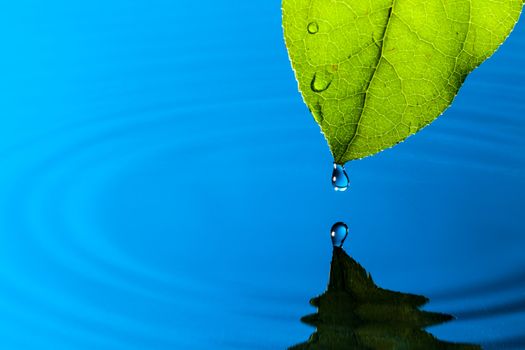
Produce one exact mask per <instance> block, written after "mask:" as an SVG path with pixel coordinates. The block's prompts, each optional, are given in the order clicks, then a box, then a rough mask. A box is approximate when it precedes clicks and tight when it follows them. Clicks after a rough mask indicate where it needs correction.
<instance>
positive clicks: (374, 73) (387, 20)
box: [336, 0, 525, 162]
mask: <svg viewBox="0 0 525 350" xmlns="http://www.w3.org/2000/svg"><path fill="white" fill-rule="evenodd" d="M524 1H525V0H524ZM395 3H396V0H392V5H391V6H390V8H389V9H388V16H387V19H386V25H385V30H384V31H383V35H382V37H381V40H380V42H381V48H380V51H379V58H378V60H377V64H376V66H375V67H374V70H373V72H372V76H371V78H370V80H369V81H368V84H367V86H366V89H365V92H364V95H365V97H364V99H363V106H362V108H361V112H360V113H359V117H358V118H357V125H356V128H355V132H354V135H352V138H351V139H350V141H348V144H347V145H346V148H345V151H344V153H343V154H342V155H341V157H343V158H344V157H345V155H346V154H347V153H348V150H349V149H350V146H351V145H352V143H353V142H354V140H355V139H356V137H357V135H358V133H359V126H361V119H362V118H363V114H364V112H365V108H366V103H367V101H368V96H369V89H370V85H372V81H373V80H374V78H375V76H376V73H377V71H378V69H379V66H380V65H381V62H382V61H383V59H384V57H383V51H384V48H385V40H386V36H387V33H388V29H389V28H390V23H391V19H392V15H393V12H394V5H395ZM338 161H339V160H338ZM336 162H337V161H336Z"/></svg>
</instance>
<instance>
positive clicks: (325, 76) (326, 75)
mask: <svg viewBox="0 0 525 350" xmlns="http://www.w3.org/2000/svg"><path fill="white" fill-rule="evenodd" d="M333 79H334V74H333V73H331V72H329V71H327V70H326V69H325V70H321V71H319V72H317V73H315V74H314V76H313V77H312V82H311V83H310V88H311V89H312V91H313V92H323V91H325V90H327V89H328V88H329V87H330V85H331V84H332V80H333Z"/></svg>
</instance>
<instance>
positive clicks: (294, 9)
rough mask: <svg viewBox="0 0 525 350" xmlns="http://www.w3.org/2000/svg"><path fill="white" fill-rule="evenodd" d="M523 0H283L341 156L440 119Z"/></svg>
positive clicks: (320, 113)
mask: <svg viewBox="0 0 525 350" xmlns="http://www.w3.org/2000/svg"><path fill="white" fill-rule="evenodd" d="M522 6H523V0H283V3H282V7H283V27H284V36H285V40H286V45H287V47H288V52H289V55H290V60H291V62H292V66H293V68H294V70H295V74H296V78H297V81H298V83H299V89H300V90H301V92H302V95H303V98H304V101H305V103H306V104H307V106H308V108H309V109H310V111H311V112H312V114H313V115H314V118H315V120H316V121H317V123H318V124H319V125H320V126H321V130H322V132H323V133H324V135H325V137H326V139H327V141H328V144H329V146H330V150H331V151H332V154H333V156H334V160H335V162H337V163H339V164H343V163H345V162H347V161H349V160H353V159H358V158H363V157H366V156H369V155H372V154H374V153H377V152H379V151H381V150H384V149H386V148H388V147H391V146H393V145H395V144H397V143H399V142H401V141H403V140H404V139H406V138H407V137H408V136H410V135H412V134H414V133H416V132H417V131H419V130H420V129H421V128H423V127H425V126H426V125H428V124H429V123H431V122H432V121H433V120H434V119H436V118H437V117H438V116H439V115H440V114H441V113H442V112H443V111H444V110H445V109H446V108H447V107H448V106H449V105H450V104H451V103H452V100H453V99H454V97H455V96H456V94H457V93H458V90H459V88H460V87H461V85H462V83H463V81H464V80H465V78H466V77H467V75H468V74H469V73H470V72H471V71H472V70H473V69H474V68H476V67H477V66H478V65H479V64H481V63H482V62H483V61H484V60H485V59H487V58H488V57H489V56H490V55H492V54H493V53H494V51H496V49H497V48H498V47H499V45H500V44H501V43H502V42H503V41H504V40H505V38H506V37H507V36H508V35H509V33H510V32H511V30H512V28H513V27H514V25H515V24H516V22H517V20H518V18H519V16H520V13H521V9H522Z"/></svg>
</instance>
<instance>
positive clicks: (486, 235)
mask: <svg viewBox="0 0 525 350" xmlns="http://www.w3.org/2000/svg"><path fill="white" fill-rule="evenodd" d="M280 16H281V14H280V2H279V1H278V0H272V1H258V2H252V1H235V0H230V1H208V0H204V1H198V2H192V1H168V0H158V1H148V2H146V1H130V0H126V1H124V0H114V1H101V0H94V1H89V2H75V1H59V0H51V1H45V2H41V1H34V0H20V1H12V2H5V3H4V4H3V5H2V9H1V10H0V42H1V43H2V49H1V50H2V51H1V55H0V67H1V68H0V76H1V78H0V92H1V93H0V113H1V117H2V118H1V121H2V127H1V128H0V155H1V156H0V169H1V171H0V348H1V349H55V350H60V349H68V350H69V349H284V348H286V347H287V346H290V345H293V344H296V343H300V342H304V341H305V340H306V339H307V337H308V336H309V334H310V333H311V332H312V331H313V330H312V329H311V328H310V327H308V326H306V325H304V324H302V323H301V322H300V321H299V319H300V317H301V316H303V315H305V314H309V313H312V312H314V311H315V310H313V309H312V308H311V306H309V304H308V300H309V299H310V298H311V297H313V296H315V295H317V294H319V293H322V292H323V291H324V289H325V287H326V283H327V280H328V271H329V262H330V258H331V252H332V250H331V249H332V245H331V241H330V227H331V225H332V224H333V223H335V222H337V221H344V222H346V223H347V224H348V225H349V228H350V233H349V236H348V238H347V240H346V242H345V248H346V249H347V251H348V253H349V254H351V255H352V257H354V258H355V259H356V260H357V261H359V262H360V263H361V264H362V265H363V266H364V267H365V268H366V269H367V270H368V271H369V272H370V273H371V274H372V275H373V276H374V279H375V281H376V283H377V284H378V285H380V286H382V287H384V288H389V289H393V290H400V291H403V292H409V293H420V294H424V295H426V296H428V297H430V299H431V303H430V304H429V305H428V306H427V307H426V309H427V310H435V311H441V312H448V313H452V314H455V315H456V316H457V317H458V319H457V320H456V321H454V322H451V323H447V324H444V325H442V326H438V327H433V328H431V329H430V331H431V332H432V333H433V334H435V335H436V336H438V337H440V338H441V339H444V340H455V341H463V342H475V343H481V344H483V345H485V346H486V347H487V348H497V349H506V348H517V349H522V348H525V254H524V251H525V221H524V220H522V219H523V208H524V205H525V176H524V175H525V138H524V137H523V135H524V133H525V119H524V118H523V116H524V114H525V100H524V98H523V96H525V85H524V84H523V81H524V78H525V73H524V71H523V62H524V60H525V24H524V23H523V21H521V22H520V23H518V25H517V26H516V29H515V31H514V33H513V34H512V35H511V37H510V38H509V39H508V40H507V42H506V43H505V44H504V45H503V46H502V47H501V48H500V50H499V51H498V52H497V53H496V54H495V55H494V56H493V57H492V58H491V59H489V60H488V61H487V62H486V63H484V64H483V65H482V66H481V67H480V68H479V69H478V70H476V71H475V72H474V73H473V74H472V75H471V76H470V77H469V78H468V79H467V81H466V84H465V86H464V88H463V89H462V90H461V92H460V94H459V95H458V97H457V99H456V101H455V103H454V105H453V107H451V108H450V109H449V110H448V111H447V112H446V113H445V115H444V116H442V117H441V118H440V119H439V120H437V121H436V122H435V123H434V124H432V125H431V126H429V127H427V128H426V129H424V130H423V131H422V132H420V133H419V134H417V135H416V136H413V137H411V138H410V139H409V140H408V141H407V142H404V143H403V144H400V145H398V146H396V147H394V148H392V149H390V150H387V151H385V152H382V153H381V154H379V155H377V156H375V157H372V158H368V159H365V160H362V161H356V162H353V163H351V164H348V165H347V170H348V172H349V176H350V180H351V183H352V184H351V187H350V189H349V190H348V191H347V192H345V193H335V192H334V190H333V188H332V186H331V183H330V175H331V171H332V159H331V156H330V153H329V151H328V147H327V145H326V143H325V141H324V139H323V137H322V135H321V134H320V133H319V129H318V127H317V125H316V124H315V122H314V121H313V118H312V117H311V116H310V114H309V112H308V110H307V108H306V107H305V105H304V104H303V102H302V99H301V97H300V95H299V93H298V91H297V86H296V82H295V80H294V77H293V73H292V70H291V68H290V64H289V61H288V58H287V53H286V49H285V47H284V44H283V39H282V32H281V22H280V21H281V19H280Z"/></svg>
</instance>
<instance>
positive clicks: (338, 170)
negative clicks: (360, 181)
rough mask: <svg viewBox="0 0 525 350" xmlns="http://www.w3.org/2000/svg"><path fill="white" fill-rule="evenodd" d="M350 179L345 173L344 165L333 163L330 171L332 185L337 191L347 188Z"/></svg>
mask: <svg viewBox="0 0 525 350" xmlns="http://www.w3.org/2000/svg"><path fill="white" fill-rule="evenodd" d="M349 184H350V180H349V179H348V175H347V174H346V170H345V167H344V166H342V165H340V164H336V163H334V171H333V172H332V186H333V187H334V190H336V191H338V192H344V191H346V190H347V189H348V185H349Z"/></svg>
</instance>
